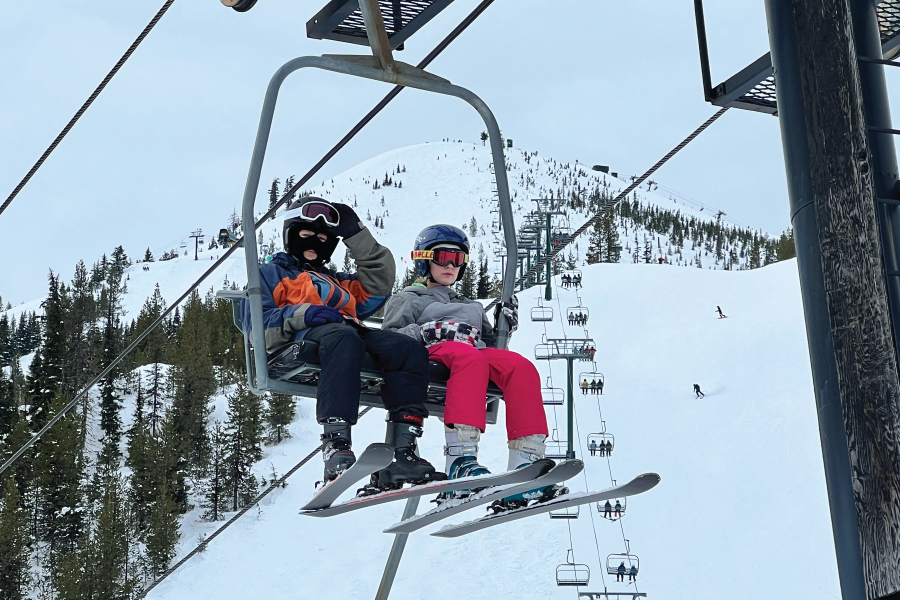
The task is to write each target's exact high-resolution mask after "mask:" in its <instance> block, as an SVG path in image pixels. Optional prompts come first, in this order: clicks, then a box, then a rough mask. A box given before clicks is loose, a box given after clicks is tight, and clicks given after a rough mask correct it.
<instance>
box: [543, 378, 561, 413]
mask: <svg viewBox="0 0 900 600" xmlns="http://www.w3.org/2000/svg"><path fill="white" fill-rule="evenodd" d="M541 399H543V401H544V405H545V406H562V404H563V403H564V402H565V401H566V394H565V392H563V390H562V388H556V387H553V386H552V385H551V381H550V377H549V376H548V377H547V387H542V388H541Z"/></svg>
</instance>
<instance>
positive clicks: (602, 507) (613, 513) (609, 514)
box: [597, 484, 628, 521]
mask: <svg viewBox="0 0 900 600" xmlns="http://www.w3.org/2000/svg"><path fill="white" fill-rule="evenodd" d="M613 485H615V484H613ZM607 502H609V510H607V509H606V503H607ZM617 504H618V508H616V505H617ZM627 504H628V498H627V497H625V498H611V499H609V500H605V501H603V502H598V503H597V512H598V513H600V516H601V517H603V518H604V519H609V520H610V521H618V520H619V519H621V518H622V517H624V516H625V509H626V508H627V506H626V505H627Z"/></svg>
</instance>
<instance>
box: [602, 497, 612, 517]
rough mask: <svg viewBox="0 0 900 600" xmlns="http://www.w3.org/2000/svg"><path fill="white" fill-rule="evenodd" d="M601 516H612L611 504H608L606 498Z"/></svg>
mask: <svg viewBox="0 0 900 600" xmlns="http://www.w3.org/2000/svg"><path fill="white" fill-rule="evenodd" d="M603 518H604V519H611V518H612V504H610V502H609V500H607V501H606V504H604V505H603Z"/></svg>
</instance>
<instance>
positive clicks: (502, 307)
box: [494, 296, 519, 333]
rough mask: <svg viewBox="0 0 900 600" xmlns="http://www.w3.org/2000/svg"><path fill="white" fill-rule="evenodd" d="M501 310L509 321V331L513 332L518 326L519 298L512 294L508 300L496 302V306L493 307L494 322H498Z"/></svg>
mask: <svg viewBox="0 0 900 600" xmlns="http://www.w3.org/2000/svg"><path fill="white" fill-rule="evenodd" d="M501 312H502V313H503V316H505V317H506V322H507V323H509V332H510V333H514V332H515V331H516V330H517V329H518V328H519V300H518V299H517V298H516V297H515V296H513V297H512V298H510V299H509V300H508V301H506V302H501V303H499V304H497V308H495V309H494V322H495V323H499V322H500V313H501Z"/></svg>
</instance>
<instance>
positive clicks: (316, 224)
mask: <svg viewBox="0 0 900 600" xmlns="http://www.w3.org/2000/svg"><path fill="white" fill-rule="evenodd" d="M301 231H312V232H315V233H316V234H319V233H324V234H326V235H327V236H328V239H326V240H325V241H324V242H323V241H322V240H320V239H319V236H318V235H311V236H309V237H306V238H304V237H300V232H301ZM337 244H338V239H337V236H335V235H334V231H333V230H332V229H331V228H330V227H328V226H327V225H325V224H324V223H322V220H321V219H316V220H315V221H311V222H305V223H295V224H294V225H292V226H291V228H290V229H289V230H288V253H289V254H290V255H291V256H293V257H294V258H296V259H297V260H298V261H300V264H301V265H302V264H308V265H310V266H311V267H313V268H315V269H321V268H322V267H324V266H325V263H326V262H328V261H329V260H331V255H332V254H333V253H334V249H335V248H337ZM306 250H315V252H316V259H315V260H309V259H308V258H306V257H305V256H303V252H305V251H306Z"/></svg>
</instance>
